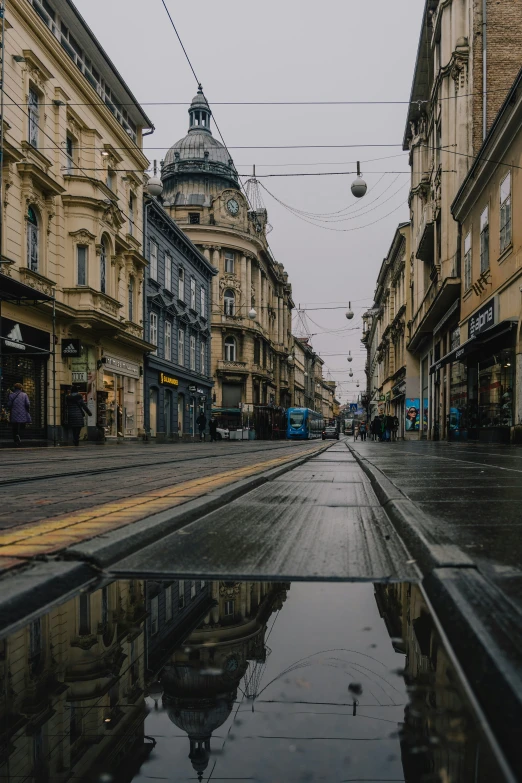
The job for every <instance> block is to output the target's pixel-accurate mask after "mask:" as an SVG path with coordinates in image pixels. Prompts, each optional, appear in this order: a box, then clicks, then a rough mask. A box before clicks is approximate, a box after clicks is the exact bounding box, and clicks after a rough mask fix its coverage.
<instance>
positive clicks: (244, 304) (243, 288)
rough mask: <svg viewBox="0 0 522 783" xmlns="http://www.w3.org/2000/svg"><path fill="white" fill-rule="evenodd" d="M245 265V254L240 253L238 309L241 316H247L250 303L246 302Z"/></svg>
mask: <svg viewBox="0 0 522 783" xmlns="http://www.w3.org/2000/svg"><path fill="white" fill-rule="evenodd" d="M246 267H247V260H246V256H245V255H242V256H241V299H240V310H239V315H240V316H241V317H242V318H248V311H249V310H250V305H249V304H248V296H247V273H246Z"/></svg>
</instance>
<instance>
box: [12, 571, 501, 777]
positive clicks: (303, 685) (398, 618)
mask: <svg viewBox="0 0 522 783" xmlns="http://www.w3.org/2000/svg"><path fill="white" fill-rule="evenodd" d="M0 672H1V674H0V676H1V685H2V704H1V723H0V729H1V745H0V754H1V755H0V779H1V780H2V781H16V782H17V783H18V782H19V781H68V780H75V781H76V780H78V781H99V783H111V782H112V781H114V783H119V781H135V782H136V783H138V781H148V780H167V781H189V780H202V781H203V780H204V781H209V780H212V781H218V780H227V781H228V780H239V781H259V782H260V783H286V782H287V781H302V782H303V783H305V782H308V781H329V782H332V781H334V782H337V783H341V781H346V782H348V781H366V782H367V783H369V782H371V781H396V782H397V783H399V781H404V782H408V783H410V782H411V783H435V782H436V781H437V782H440V783H468V781H469V782H470V783H471V782H472V781H473V782H474V783H475V782H479V783H480V781H484V782H485V781H488V783H491V781H503V780H505V777H504V776H503V774H502V771H501V768H500V767H499V766H498V764H497V761H496V758H495V755H494V753H493V750H492V748H491V746H490V744H489V743H488V740H487V738H486V736H485V734H484V733H483V732H482V730H481V728H480V724H479V721H478V719H477V717H476V716H475V714H474V712H473V709H472V707H471V705H470V704H469V702H468V700H467V698H466V696H465V692H464V688H463V686H462V685H461V683H460V681H459V677H458V674H457V672H456V671H455V668H454V667H453V665H452V663H451V660H450V657H449V655H448V653H447V652H446V650H445V647H444V644H443V642H442V640H441V638H440V636H439V634H438V632H437V629H436V627H435V624H434V621H433V619H432V617H431V615H430V613H429V610H428V606H427V604H426V602H425V600H424V598H423V595H422V592H421V588H420V586H419V585H414V584H409V583H399V584H375V585H373V584H370V583H361V584H343V583H318V582H314V583H306V582H296V583H293V584H290V583H284V582H259V581H258V582H225V581H202V580H199V579H198V580H187V579H186V580H182V581H180V580H175V581H169V582H157V581H144V580H139V579H135V580H120V581H115V582H112V583H107V584H103V585H100V586H99V587H98V588H97V589H94V590H92V591H90V592H83V593H81V594H79V595H77V596H75V597H74V598H71V599H70V600H69V601H67V602H65V603H63V604H61V605H60V606H57V607H55V608H54V609H53V610H52V611H50V612H49V613H48V614H46V615H44V616H42V617H39V618H36V619H34V620H33V621H32V622H30V623H28V624H26V625H25V626H22V627H20V629H19V630H18V631H16V632H14V633H12V634H11V635H10V636H8V637H7V638H5V639H3V640H2V641H0Z"/></svg>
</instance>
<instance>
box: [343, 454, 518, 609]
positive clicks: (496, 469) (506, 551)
mask: <svg viewBox="0 0 522 783" xmlns="http://www.w3.org/2000/svg"><path fill="white" fill-rule="evenodd" d="M349 445H350V447H351V448H353V449H354V450H355V452H356V453H357V454H358V455H360V457H362V458H364V459H366V460H368V462H369V463H371V464H372V465H373V466H374V467H375V468H377V469H378V470H379V471H381V472H382V474H384V476H385V477H386V478H388V479H389V480H390V481H391V482H393V484H394V485H395V487H397V488H398V489H399V490H400V492H401V493H402V494H403V495H405V496H406V497H407V498H410V499H411V500H412V501H413V502H414V503H415V505H416V506H417V507H418V508H419V509H420V510H421V511H422V512H424V513H425V514H426V516H427V520H428V524H429V527H430V529H431V533H432V534H433V536H434V538H435V539H436V540H437V542H438V543H440V544H450V545H451V544H453V545H456V546H457V547H459V549H460V550H461V551H462V552H463V553H465V554H467V555H468V556H469V557H470V558H471V560H472V561H473V563H474V564H475V565H476V566H477V567H478V569H479V571H480V572H481V573H482V574H483V575H484V576H485V577H487V578H488V579H489V580H491V581H493V582H494V583H495V584H496V585H497V586H498V587H499V588H500V589H501V590H502V591H503V592H505V593H506V595H508V596H509V597H510V599H511V600H512V601H514V602H515V603H516V604H517V605H518V607H519V608H520V609H522V448H519V447H517V446H502V445H493V444H477V445H474V444H471V443H467V444H451V443H440V442H439V443H434V442H430V441H421V442H418V441H407V442H398V443H378V442H373V441H366V442H364V443H361V442H360V441H356V442H355V443H354V442H352V441H350V442H349Z"/></svg>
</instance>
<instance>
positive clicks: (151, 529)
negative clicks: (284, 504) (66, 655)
mask: <svg viewBox="0 0 522 783" xmlns="http://www.w3.org/2000/svg"><path fill="white" fill-rule="evenodd" d="M331 445H333V444H328V445H327V446H323V447H321V448H320V449H317V451H313V452H310V454H305V455H304V456H301V457H298V458H297V459H295V460H292V461H290V462H286V463H284V464H283V465H278V466H277V467H275V468H270V469H269V470H266V471H263V472H261V473H257V474H255V475H253V476H249V477H248V478H246V479H241V480H240V481H236V482H233V483H232V484H231V485H230V486H227V487H223V488H222V489H217V490H214V491H213V492H209V494H208V495H205V496H204V497H200V498H196V499H195V500H189V501H188V502H187V503H184V504H183V505H181V506H177V507H174V508H172V509H168V510H166V511H161V512H160V513H158V514H151V515H150V516H149V517H145V518H144V519H140V520H138V521H137V522H131V523H130V524H128V525H125V526H123V527H121V528H118V529H117V530H112V531H110V532H108V533H102V534H101V535H99V536H95V537H93V538H90V539H89V540H88V541H84V542H82V543H80V544H76V545H74V546H72V547H68V548H67V549H65V550H64V551H63V552H61V553H60V556H61V557H62V558H64V559H66V560H80V561H85V562H88V563H93V564H95V565H96V566H97V567H98V568H102V569H103V568H107V567H108V566H110V565H112V564H114V563H115V562H117V561H118V560H122V559H123V558H124V557H128V556H129V555H132V554H134V552H136V551H138V550H139V549H141V548H142V547H145V546H148V545H149V544H154V543H156V542H157V541H158V540H160V539H161V538H163V537H164V536H167V535H169V534H170V533H175V532H176V531H177V530H179V529H180V528H182V527H184V526H185V525H189V524H190V523H191V522H195V521H196V520H198V519H200V518H201V517H203V516H206V515H207V514H210V513H212V512H213V511H216V510H217V509H219V508H221V507H222V506H224V505H226V504H227V503H230V502H232V501H233V500H237V498H239V497H241V496H242V495H245V494H246V493H247V492H250V491H251V490H253V489H256V488H257V487H260V486H261V485H262V484H266V483H267V482H268V481H273V480H274V479H276V478H278V477H279V476H281V475H283V474H284V473H287V472H288V471H290V470H293V469H294V468H296V467H299V465H302V464H304V463H305V462H308V460H310V459H312V458H313V457H316V456H317V455H319V454H322V453H323V452H324V451H326V450H327V449H329V448H330V446H331Z"/></svg>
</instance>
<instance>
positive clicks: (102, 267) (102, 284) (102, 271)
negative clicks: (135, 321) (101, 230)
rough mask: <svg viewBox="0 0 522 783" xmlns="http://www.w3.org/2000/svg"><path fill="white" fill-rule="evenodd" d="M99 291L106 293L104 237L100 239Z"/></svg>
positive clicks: (105, 249)
mask: <svg viewBox="0 0 522 783" xmlns="http://www.w3.org/2000/svg"><path fill="white" fill-rule="evenodd" d="M100 291H101V292H102V294H106V293H107V243H106V241H105V240H104V239H102V243H101V251H100ZM129 320H132V318H131V319H129Z"/></svg>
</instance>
